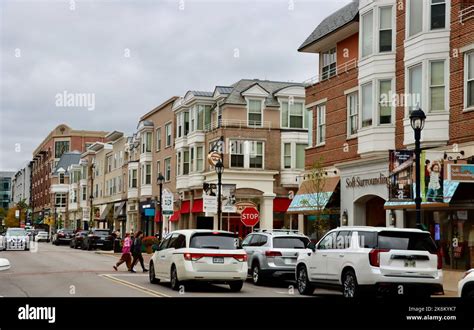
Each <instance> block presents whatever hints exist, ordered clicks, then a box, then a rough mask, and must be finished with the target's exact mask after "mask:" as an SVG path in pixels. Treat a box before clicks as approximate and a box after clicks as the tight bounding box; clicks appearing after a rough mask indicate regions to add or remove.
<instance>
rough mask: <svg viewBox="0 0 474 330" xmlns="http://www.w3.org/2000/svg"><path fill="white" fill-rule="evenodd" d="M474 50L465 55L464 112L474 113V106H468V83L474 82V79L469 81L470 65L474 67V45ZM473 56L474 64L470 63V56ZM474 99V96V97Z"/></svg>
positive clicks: (473, 61) (473, 62)
mask: <svg viewBox="0 0 474 330" xmlns="http://www.w3.org/2000/svg"><path fill="white" fill-rule="evenodd" d="M472 46H473V49H472V50H470V51H467V52H465V53H464V93H463V95H464V102H463V103H464V110H463V111H464V112H468V111H474V104H472V105H468V103H467V102H468V85H469V84H468V83H469V81H473V83H474V77H472V79H470V80H469V64H470V65H472V66H474V44H473V45H472ZM470 55H471V58H472V63H469V56H470ZM473 98H474V96H473Z"/></svg>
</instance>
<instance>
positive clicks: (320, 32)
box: [298, 0, 359, 52]
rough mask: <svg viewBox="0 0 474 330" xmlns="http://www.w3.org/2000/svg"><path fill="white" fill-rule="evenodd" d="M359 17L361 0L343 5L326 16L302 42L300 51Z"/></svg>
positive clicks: (354, 0)
mask: <svg viewBox="0 0 474 330" xmlns="http://www.w3.org/2000/svg"><path fill="white" fill-rule="evenodd" d="M358 18H359V0H353V1H352V2H351V3H349V4H347V5H346V6H344V7H342V8H341V9H339V10H338V11H336V12H334V13H332V14H331V15H329V16H328V17H326V18H325V19H324V20H323V21H322V22H321V23H319V25H318V26H317V27H316V29H314V31H313V32H312V33H311V34H310V35H309V37H308V38H306V40H305V41H304V42H303V43H302V44H301V46H300V47H299V48H298V51H300V52H301V51H304V49H305V48H306V47H308V46H310V45H311V44H313V43H314V42H316V41H318V40H320V39H322V38H324V37H325V36H327V35H328V34H330V33H332V32H334V31H336V30H338V29H339V28H341V27H343V26H344V25H346V24H348V23H350V22H352V21H354V20H358Z"/></svg>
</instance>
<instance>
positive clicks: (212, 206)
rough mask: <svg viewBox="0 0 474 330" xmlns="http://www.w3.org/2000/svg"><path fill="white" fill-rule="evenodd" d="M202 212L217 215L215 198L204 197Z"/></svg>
mask: <svg viewBox="0 0 474 330" xmlns="http://www.w3.org/2000/svg"><path fill="white" fill-rule="evenodd" d="M202 204H203V211H204V212H206V213H217V196H208V195H204V196H203V199H202Z"/></svg>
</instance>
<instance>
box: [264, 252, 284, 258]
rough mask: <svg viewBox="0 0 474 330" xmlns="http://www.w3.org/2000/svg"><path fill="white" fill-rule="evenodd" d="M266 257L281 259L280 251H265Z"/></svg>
mask: <svg viewBox="0 0 474 330" xmlns="http://www.w3.org/2000/svg"><path fill="white" fill-rule="evenodd" d="M265 256H266V257H281V252H280V251H265Z"/></svg>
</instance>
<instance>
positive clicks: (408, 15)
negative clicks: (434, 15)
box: [405, 0, 425, 40]
mask: <svg viewBox="0 0 474 330" xmlns="http://www.w3.org/2000/svg"><path fill="white" fill-rule="evenodd" d="M412 1H414V0H407V2H406V15H405V30H406V36H405V40H407V39H411V38H414V37H416V36H418V35H420V34H421V33H423V31H424V26H425V22H424V20H425V4H424V3H422V7H421V11H422V13H421V14H422V15H421V16H422V17H420V19H421V20H422V22H421V31H418V32H416V33H415V34H411V31H410V29H411V25H410V18H411V9H410V8H411V2H412ZM415 1H420V0H415ZM422 1H423V2H425V0H422Z"/></svg>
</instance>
